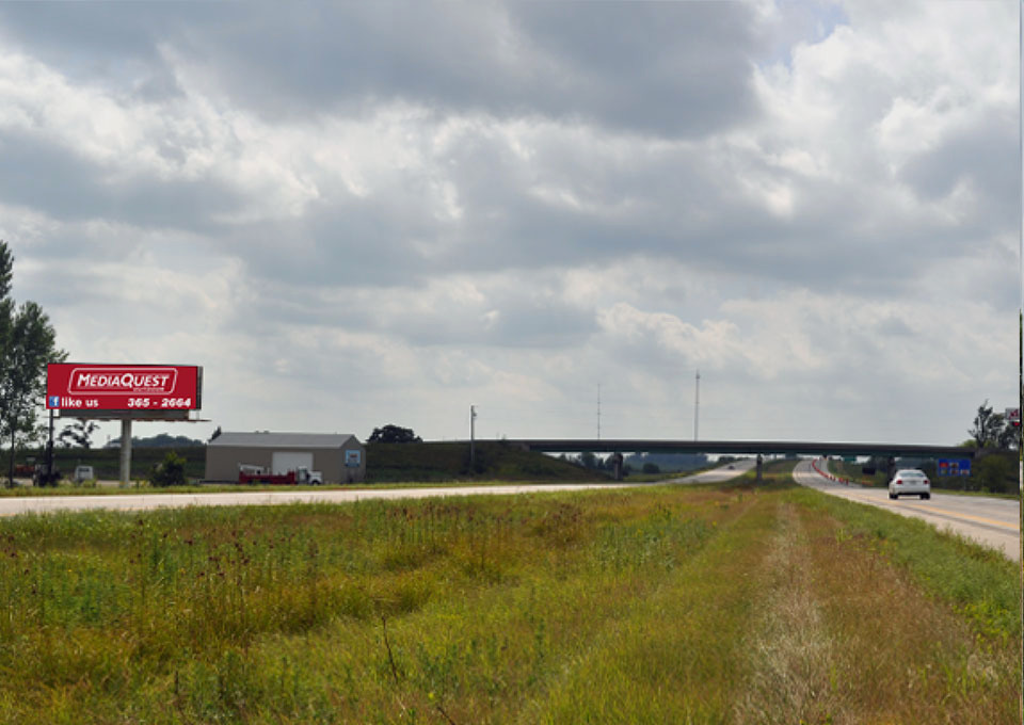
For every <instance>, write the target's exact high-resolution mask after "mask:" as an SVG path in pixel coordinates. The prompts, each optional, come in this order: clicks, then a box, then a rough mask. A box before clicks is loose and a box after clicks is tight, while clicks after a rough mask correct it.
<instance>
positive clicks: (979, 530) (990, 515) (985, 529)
mask: <svg viewBox="0 0 1024 725" xmlns="http://www.w3.org/2000/svg"><path fill="white" fill-rule="evenodd" d="M793 478H794V479H795V480H796V482H797V483H799V484H801V485H803V486H809V487H810V488H814V489H817V490H819V491H823V492H825V493H829V494H832V495H834V496H841V497H842V498H846V499H849V500H851V501H857V502H859V503H866V504H869V505H871V506H878V507H879V508H883V509H885V510H887V511H893V512H895V513H898V514H900V515H901V516H913V517H915V518H919V519H923V520H925V521H927V522H929V523H931V524H934V525H935V526H936V527H938V528H939V529H945V528H950V529H952V530H953V531H955V532H957V533H959V534H963V535H964V536H967V537H970V538H972V539H974V540H975V541H978V542H980V543H982V544H985V545H986V546H991V547H993V548H995V549H999V550H1000V551H1002V552H1003V553H1005V554H1006V555H1007V556H1008V557H1009V558H1011V559H1013V560H1015V561H1019V560H1020V507H1019V504H1018V503H1017V502H1016V501H1012V500H1009V499H1003V498H988V497H984V496H956V495H954V494H948V493H937V492H936V491H935V490H934V489H933V490H932V497H931V499H930V500H928V501H924V500H921V499H920V498H918V497H914V498H909V499H908V498H901V499H898V500H896V501H890V500H889V494H888V492H887V491H886V489H884V488H862V487H860V486H845V485H843V484H841V483H835V482H833V481H830V480H828V479H827V478H824V477H823V476H821V475H820V474H818V473H817V472H816V471H815V470H814V469H813V467H812V466H811V462H810V461H801V462H800V463H798V464H797V466H796V470H795V471H794V472H793Z"/></svg>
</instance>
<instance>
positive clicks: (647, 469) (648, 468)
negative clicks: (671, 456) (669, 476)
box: [642, 463, 661, 474]
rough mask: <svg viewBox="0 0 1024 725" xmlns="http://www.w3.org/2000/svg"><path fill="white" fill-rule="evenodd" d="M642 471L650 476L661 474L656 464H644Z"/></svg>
mask: <svg viewBox="0 0 1024 725" xmlns="http://www.w3.org/2000/svg"><path fill="white" fill-rule="evenodd" d="M642 470H643V472H644V473H648V474H650V473H661V468H660V467H659V466H658V464H657V463H645V464H644V467H643V469H642Z"/></svg>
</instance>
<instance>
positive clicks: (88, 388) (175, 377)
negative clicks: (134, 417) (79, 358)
mask: <svg viewBox="0 0 1024 725" xmlns="http://www.w3.org/2000/svg"><path fill="white" fill-rule="evenodd" d="M202 394H203V369H202V368H201V367H198V366H196V365H92V364H86V363H50V364H49V365H47V366H46V407H47V408H50V409H56V410H60V411H67V412H79V411H81V412H88V411H107V410H120V411H142V410H146V411H154V412H156V411H172V410H184V411H188V410H199V409H200V408H201V407H202Z"/></svg>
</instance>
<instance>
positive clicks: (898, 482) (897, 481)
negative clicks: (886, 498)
mask: <svg viewBox="0 0 1024 725" xmlns="http://www.w3.org/2000/svg"><path fill="white" fill-rule="evenodd" d="M901 483H903V481H901V480H900V479H898V478H897V479H896V485H897V486H899V485H900V484H901Z"/></svg>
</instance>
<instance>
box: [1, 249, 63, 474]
mask: <svg viewBox="0 0 1024 725" xmlns="http://www.w3.org/2000/svg"><path fill="white" fill-rule="evenodd" d="M13 270H14V255H13V254H12V253H11V250H10V248H9V247H8V245H7V243H6V242H4V241H2V240H0V437H2V440H4V441H10V444H11V459H10V468H11V472H12V474H13V469H14V454H15V450H16V449H17V446H18V443H19V440H20V441H21V442H22V443H27V442H31V441H32V440H34V439H37V438H38V437H39V436H40V434H41V432H42V430H43V429H42V428H41V427H39V426H38V425H37V418H38V414H39V409H40V407H41V404H42V402H43V398H44V396H45V395H46V364H47V363H50V362H61V361H63V360H64V359H65V358H66V357H67V356H66V354H65V353H64V352H62V351H60V350H58V349H57V346H56V333H55V332H54V330H53V326H52V325H51V324H50V319H49V318H48V317H47V316H46V313H44V312H43V309H42V308H41V307H40V306H39V305H37V304H36V303H35V302H24V303H22V304H21V305H20V306H18V305H15V303H14V300H13V299H11V297H10V292H11V279H12V278H13V273H14V271H13ZM11 478H12V481H11V483H12V484H13V475H12V477H11Z"/></svg>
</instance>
